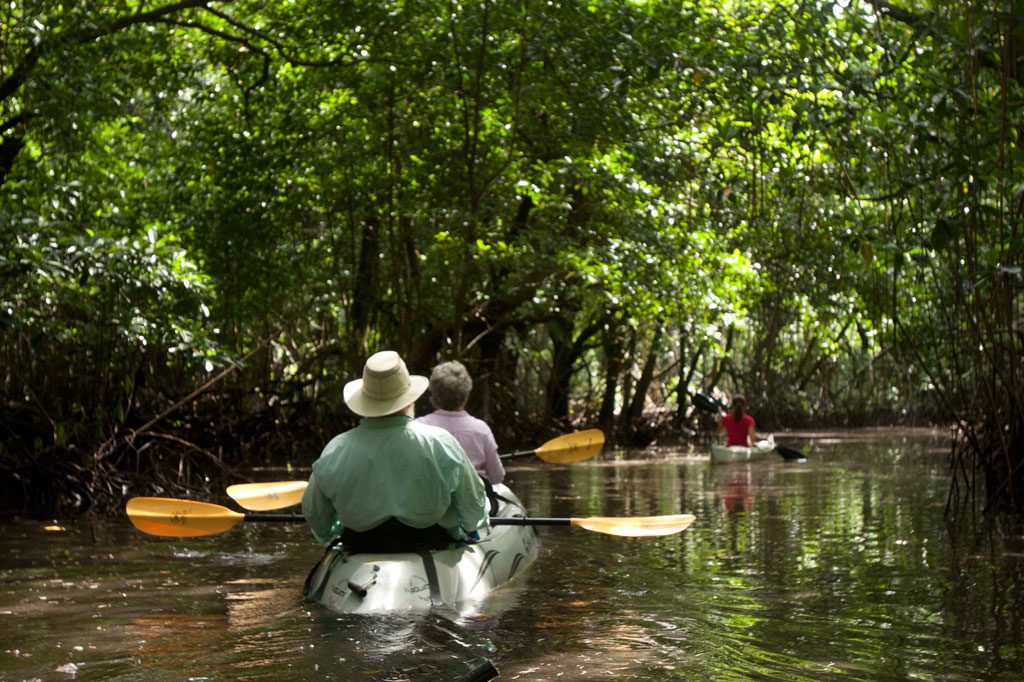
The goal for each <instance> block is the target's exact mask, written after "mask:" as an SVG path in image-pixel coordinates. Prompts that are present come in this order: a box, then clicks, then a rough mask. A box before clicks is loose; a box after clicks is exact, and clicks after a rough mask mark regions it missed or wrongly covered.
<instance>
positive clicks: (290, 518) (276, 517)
mask: <svg viewBox="0 0 1024 682" xmlns="http://www.w3.org/2000/svg"><path fill="white" fill-rule="evenodd" d="M245 520H246V521H273V522H277V523H305V522H306V517H305V516H303V515H302V514H262V513H261V514H250V513H248V512H246V514H245Z"/></svg>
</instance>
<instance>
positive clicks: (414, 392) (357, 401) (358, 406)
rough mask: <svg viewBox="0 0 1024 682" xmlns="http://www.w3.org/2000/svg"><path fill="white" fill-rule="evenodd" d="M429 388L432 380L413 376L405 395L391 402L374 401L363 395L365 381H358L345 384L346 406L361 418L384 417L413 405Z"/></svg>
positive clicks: (410, 377)
mask: <svg viewBox="0 0 1024 682" xmlns="http://www.w3.org/2000/svg"><path fill="white" fill-rule="evenodd" d="M429 386H430V379H427V378H426V377H421V376H418V375H416V374H412V375H410V376H409V388H407V389H406V390H405V392H404V393H402V394H401V395H399V396H396V397H394V398H391V399H390V400H373V399H371V398H367V397H366V394H365V393H363V380H362V379H356V380H355V381H350V382H348V383H347V384H345V404H346V405H348V409H350V410H352V411H353V412H355V413H356V414H358V415H359V416H360V417H383V416H386V415H389V414H394V413H395V412H398V411H399V410H401V409H402V408H404V407H408V406H409V405H412V404H413V403H414V402H416V399H417V398H419V397H420V396H421V395H423V394H424V393H425V392H426V390H427V388H428V387H429Z"/></svg>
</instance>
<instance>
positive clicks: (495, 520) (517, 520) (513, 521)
mask: <svg viewBox="0 0 1024 682" xmlns="http://www.w3.org/2000/svg"><path fill="white" fill-rule="evenodd" d="M491 525H492V526H571V525H572V519H568V518H545V517H535V516H531V517H529V518H523V517H519V516H516V517H508V518H506V517H503V516H492V517H491Z"/></svg>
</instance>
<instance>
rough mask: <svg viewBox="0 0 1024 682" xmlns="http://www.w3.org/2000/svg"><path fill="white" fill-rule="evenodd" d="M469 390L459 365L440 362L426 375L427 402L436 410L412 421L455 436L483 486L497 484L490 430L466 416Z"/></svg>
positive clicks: (501, 472) (497, 461) (499, 468)
mask: <svg viewBox="0 0 1024 682" xmlns="http://www.w3.org/2000/svg"><path fill="white" fill-rule="evenodd" d="M471 390H473V380H472V379H471V378H470V377H469V372H467V371H466V368H465V366H464V365H463V364H462V363H461V362H459V361H458V360H451V361H449V362H442V363H441V364H440V365H438V366H437V367H435V368H434V370H433V371H432V372H431V373H430V402H431V403H433V405H434V407H435V408H437V409H436V410H434V411H433V412H431V413H430V414H426V415H423V416H422V417H418V418H417V419H416V421H418V422H422V423H424V424H430V425H431V426H440V427H441V428H442V429H444V430H445V431H447V432H448V433H450V434H452V435H453V436H455V440H457V441H459V445H461V446H462V449H463V450H465V451H466V454H467V455H468V456H469V461H470V462H472V463H473V466H474V467H475V468H476V471H477V473H478V474H480V477H481V478H483V479H484V481H485V482H487V483H491V484H497V483H501V482H502V480H504V478H505V467H504V466H503V465H502V463H501V458H500V457H498V444H497V443H496V442H495V440H494V434H493V433H492V432H491V427H489V426H488V425H487V423H486V422H484V421H483V420H482V419H477V418H476V417H474V416H473V415H471V414H469V413H468V412H466V401H468V400H469V392H470V391H471Z"/></svg>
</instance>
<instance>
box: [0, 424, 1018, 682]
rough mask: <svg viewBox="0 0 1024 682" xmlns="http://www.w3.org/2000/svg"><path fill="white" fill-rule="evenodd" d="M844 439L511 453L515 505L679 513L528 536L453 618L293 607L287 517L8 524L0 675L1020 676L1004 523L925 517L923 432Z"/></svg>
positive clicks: (300, 548)
mask: <svg viewBox="0 0 1024 682" xmlns="http://www.w3.org/2000/svg"><path fill="white" fill-rule="evenodd" d="M865 433H866V432H856V433H855V434H845V437H843V438H837V439H832V438H827V437H821V436H819V437H816V438H813V439H810V440H805V441H801V442H791V444H793V445H796V446H799V447H800V448H801V449H802V450H804V451H805V452H806V453H807V454H808V461H807V462H805V463H787V462H783V461H782V460H781V458H778V457H775V458H773V459H769V460H767V461H763V462H757V463H752V464H730V465H718V466H712V465H711V464H710V463H709V462H708V460H707V457H706V456H702V455H700V454H699V453H693V452H685V451H677V450H648V451H642V452H621V451H619V452H614V453H613V452H605V453H602V454H601V455H599V456H598V458H597V459H596V460H593V461H591V462H588V463H583V464H577V465H572V466H554V465H549V464H544V463H543V462H540V461H533V462H523V461H519V462H517V463H516V464H515V465H514V467H510V474H509V478H510V484H511V486H512V487H513V489H514V490H516V492H517V493H518V494H519V495H520V497H521V498H522V499H523V500H524V501H525V502H526V504H527V507H528V508H529V509H530V511H531V514H533V515H536V516H587V515H609V516H610V515H615V516H626V515H647V514H670V513H679V512H688V513H694V514H696V515H697V517H698V518H697V522H696V523H695V524H694V525H693V526H692V527H691V528H690V529H689V530H688V531H686V532H685V533H683V534H681V535H678V536H671V537H667V538H654V539H625V538H615V537H609V536H604V535H599V534H595V533H590V532H587V531H583V530H578V529H568V528H551V529H545V530H544V531H543V533H542V535H543V542H544V545H543V548H542V551H541V556H540V558H539V559H538V560H537V562H536V563H535V564H534V565H533V566H532V567H531V568H530V569H529V571H528V572H527V573H526V574H525V575H523V576H521V577H520V578H519V579H518V580H517V581H516V582H514V583H513V584H511V585H509V586H507V587H506V588H503V589H502V590H500V591H499V592H498V593H496V594H495V595H494V596H493V597H491V598H489V599H488V600H487V601H486V602H485V603H484V604H483V608H482V612H483V613H485V614H487V615H484V616H475V617H470V618H461V617H459V616H457V615H455V614H452V613H443V612H438V613H433V614H428V615H423V616H417V617H408V616H389V617H374V616H338V615H333V614H329V613H326V612H324V611H323V610H321V609H320V608H319V607H313V606H310V605H307V604H303V603H301V602H300V601H299V598H298V595H299V592H300V590H301V586H302V581H303V580H304V578H305V573H306V570H307V568H308V567H309V566H311V565H312V564H313V562H314V561H315V560H316V559H317V558H318V557H319V549H318V548H317V547H316V546H315V545H314V544H313V542H312V541H311V539H310V537H309V536H308V532H307V530H306V528H305V527H303V526H288V525H284V524H282V525H276V524H242V525H241V526H239V527H237V528H235V529H233V530H231V531H229V532H228V533H225V534H223V535H219V536H215V537H210V538H201V539H196V540H176V539H173V540H168V539H159V538H152V537H149V536H145V535H142V534H141V533H139V532H137V531H135V530H134V528H132V527H131V525H130V524H129V523H128V521H127V519H121V518H119V519H111V520H106V521H96V522H89V521H82V522H78V523H74V524H69V525H66V526H65V527H64V529H63V530H45V529H44V526H45V525H46V524H42V523H27V522H26V523H16V524H12V525H8V526H7V527H5V528H4V539H3V545H2V553H0V578H2V584H0V617H2V623H3V627H2V629H0V680H3V681H4V682H7V681H14V680H72V679H73V680H140V681H152V680H188V679H192V680H314V679H323V680H415V681H421V680H432V681H433V680H441V681H444V680H451V681H452V682H455V681H457V680H459V678H460V677H462V676H463V675H464V674H466V673H467V672H468V671H470V670H471V669H472V668H473V667H474V666H476V665H477V664H479V663H480V661H482V660H483V659H484V658H489V659H491V660H492V661H493V662H494V664H495V665H496V666H497V668H498V669H499V670H500V671H501V673H502V677H501V679H509V680H555V679H560V680H587V679H601V680H655V681H659V680H677V679H687V680H751V679H753V680H872V681H880V680H881V681H884V680H906V679H927V680H1021V679H1024V622H1022V621H1024V536H1022V535H1021V531H1020V529H1019V528H1018V529H1015V530H1014V529H1006V528H1000V529H997V530H998V532H997V533H988V532H985V531H984V529H979V528H977V527H976V523H975V522H974V521H971V520H967V521H964V522H958V523H957V524H955V525H951V526H947V524H946V522H945V520H944V517H943V507H944V505H945V500H946V492H947V487H948V475H947V466H948V465H947V459H946V454H947V448H946V444H945V442H944V441H943V440H941V438H939V437H937V436H936V437H922V436H920V435H917V436H914V437H899V438H897V437H895V435H894V434H892V433H886V432H882V433H867V434H866V435H867V437H866V438H864V437H863V436H865ZM852 435H858V436H862V437H860V438H851V437H850V436H852ZM780 440H781V439H780ZM216 501H219V502H224V501H223V500H216Z"/></svg>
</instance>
